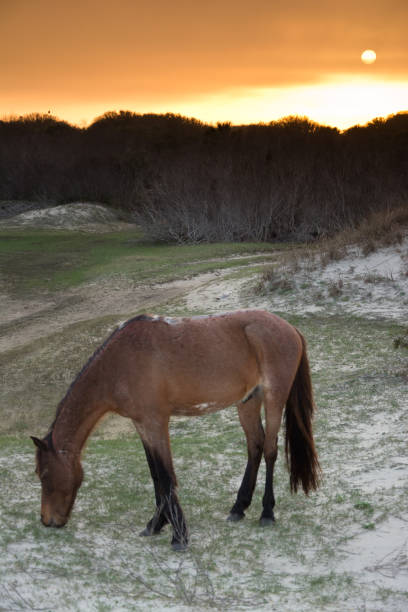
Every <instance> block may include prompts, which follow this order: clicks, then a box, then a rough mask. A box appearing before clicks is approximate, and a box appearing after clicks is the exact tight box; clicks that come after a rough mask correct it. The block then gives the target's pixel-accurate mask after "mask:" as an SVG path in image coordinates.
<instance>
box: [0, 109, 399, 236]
mask: <svg viewBox="0 0 408 612" xmlns="http://www.w3.org/2000/svg"><path fill="white" fill-rule="evenodd" d="M0 200H42V201H55V202H58V203H65V202H71V201H78V200H83V201H95V202H104V203H106V204H109V205H111V206H113V207H117V208H120V209H125V210H126V211H128V212H129V213H130V214H131V215H132V216H133V217H134V218H135V220H137V222H138V223H140V224H141V225H142V226H143V228H144V230H145V231H146V232H147V233H148V234H149V235H150V236H151V237H152V238H154V239H160V240H175V241H201V240H209V241H215V240H260V241H265V240H276V239H286V238H292V239H293V238H295V239H296V238H299V239H304V238H310V237H315V236H320V235H322V234H330V233H333V232H335V231H337V230H339V229H343V228H345V227H348V226H353V225H355V224H357V223H359V222H360V221H361V220H362V219H363V218H364V217H366V216H368V215H369V214H370V213H371V212H373V211H374V212H375V211H379V210H382V209H384V208H395V207H397V206H401V205H404V204H406V203H408V113H399V114H397V115H393V116H390V117H388V118H387V119H377V120H374V121H372V122H371V123H369V124H368V125H366V126H364V127H354V128H351V129H349V130H347V131H345V132H339V131H338V130H337V129H334V128H329V127H324V126H321V125H318V124H316V123H314V122H312V121H309V120H308V119H306V118H299V117H288V118H285V119H282V120H280V121H275V122H272V123H270V124H258V125H248V126H237V127H235V126H231V125H230V124H218V125H217V126H216V127H214V126H210V125H206V124H204V123H201V122H199V121H196V120H194V119H188V118H185V117H181V116H177V115H171V114H167V115H137V114H134V113H131V112H124V111H121V112H119V113H116V112H109V113H106V114H105V115H103V116H102V117H100V118H98V119H96V120H95V121H94V122H93V123H92V124H91V125H90V126H89V127H87V128H79V127H75V126H72V125H70V124H68V123H66V122H64V121H59V120H57V119H56V118H54V117H52V116H49V115H28V116H26V117H20V118H11V119H8V120H3V121H0Z"/></svg>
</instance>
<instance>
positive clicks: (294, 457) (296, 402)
mask: <svg viewBox="0 0 408 612" xmlns="http://www.w3.org/2000/svg"><path fill="white" fill-rule="evenodd" d="M298 333H299V336H300V338H301V340H302V346H303V350H302V357H301V360H300V364H299V367H298V370H297V372H296V376H295V380H294V382H293V385H292V388H291V390H290V393H289V397H288V400H287V402H286V410H285V424H286V438H285V453H286V461H287V464H288V468H289V472H290V488H291V490H292V492H295V493H296V492H297V490H298V486H299V485H302V488H303V490H304V492H305V493H306V494H308V493H309V491H310V490H311V489H317V487H318V486H319V480H320V466H319V460H318V458H317V453H316V449H315V445H314V440H313V430H312V420H313V413H314V408H315V405H314V401H313V389H312V381H311V378H310V368H309V360H308V358H307V352H306V341H305V339H304V338H303V336H302V334H301V333H300V332H298Z"/></svg>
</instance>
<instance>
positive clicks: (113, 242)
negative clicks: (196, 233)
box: [0, 230, 282, 295]
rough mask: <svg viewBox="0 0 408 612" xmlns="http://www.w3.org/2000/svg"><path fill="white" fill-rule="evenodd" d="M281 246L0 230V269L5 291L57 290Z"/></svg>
mask: <svg viewBox="0 0 408 612" xmlns="http://www.w3.org/2000/svg"><path fill="white" fill-rule="evenodd" d="M280 248H282V247H280V246H279V245H276V244H263V245H262V247H260V245H259V244H258V243H238V244H234V243H221V244H202V245H195V246H191V245H183V246H175V245H160V244H159V245H155V244H150V243H146V242H144V241H143V240H142V239H141V236H140V234H139V233H138V232H137V231H136V230H135V231H129V230H128V231H122V232H111V233H106V234H96V233H95V234H93V233H81V232H72V231H71V232H68V231H62V230H61V231H57V230H53V231H48V230H35V231H34V230H25V231H21V230H11V231H8V232H4V231H3V232H0V269H1V270H3V282H5V283H6V284H7V287H8V289H9V291H12V292H13V293H17V294H19V295H23V294H24V293H26V292H27V291H30V292H35V291H37V292H38V291H44V290H47V291H57V290H60V289H66V288H69V287H75V286H78V285H79V284H81V283H84V282H87V281H90V280H92V281H95V280H96V279H98V278H101V277H111V276H120V277H121V278H128V279H129V280H133V281H136V282H145V283H148V282H162V281H169V280H173V279H175V278H182V277H184V276H190V275H194V274H198V273H201V272H208V271H210V270H214V269H215V268H217V269H219V268H227V267H232V266H239V265H246V264H247V263H249V261H251V262H253V261H254V260H253V259H252V258H251V260H249V259H248V260H246V259H245V258H244V259H240V260H239V261H236V260H235V261H234V260H232V261H228V260H227V261H217V262H214V261H212V260H214V259H223V258H228V257H231V256H233V255H245V254H248V255H254V254H256V253H260V251H262V254H260V255H259V261H261V260H264V258H265V253H268V252H275V251H276V250H279V249H280Z"/></svg>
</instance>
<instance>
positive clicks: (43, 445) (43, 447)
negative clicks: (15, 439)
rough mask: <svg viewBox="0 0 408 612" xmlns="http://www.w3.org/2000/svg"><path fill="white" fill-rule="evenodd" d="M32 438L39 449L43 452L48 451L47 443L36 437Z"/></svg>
mask: <svg viewBox="0 0 408 612" xmlns="http://www.w3.org/2000/svg"><path fill="white" fill-rule="evenodd" d="M30 438H31V439H32V441H33V442H34V444H35V445H36V447H37V448H39V449H40V450H43V451H46V450H48V446H47V444H46V442H44V440H40V439H39V438H35V437H34V436H30Z"/></svg>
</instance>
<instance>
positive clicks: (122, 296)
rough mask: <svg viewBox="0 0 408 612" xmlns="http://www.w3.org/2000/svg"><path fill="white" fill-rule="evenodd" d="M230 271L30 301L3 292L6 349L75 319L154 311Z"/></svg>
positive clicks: (1, 338)
mask: <svg viewBox="0 0 408 612" xmlns="http://www.w3.org/2000/svg"><path fill="white" fill-rule="evenodd" d="M230 273H231V268H230V269H228V270H226V271H224V270H215V271H214V272H209V273H205V274H200V275H198V276H195V277H193V278H188V279H183V280H176V281H172V282H167V283H160V284H155V285H138V284H136V283H135V284H131V283H129V281H128V280H126V281H121V280H115V279H113V280H112V279H111V280H109V281H108V280H103V281H97V282H94V283H87V284H86V285H82V286H81V287H79V288H76V289H71V290H69V291H63V292H59V293H58V294H54V295H50V296H46V295H45V296H44V297H42V298H38V297H37V298H35V299H24V300H16V299H13V298H11V297H10V296H9V295H7V294H6V293H0V302H1V304H2V308H1V312H0V353H1V352H5V351H7V350H10V349H12V348H16V347H19V346H22V345H23V344H26V343H29V342H31V341H33V340H36V339H38V338H41V337H44V336H47V335H49V334H52V333H54V332H58V331H61V330H63V329H64V328H65V327H67V326H69V325H72V324H73V323H78V322H81V321H89V320H91V319H97V318H98V317H104V316H109V315H118V316H119V317H120V316H123V318H129V317H131V316H132V315H133V314H135V313H139V312H140V311H141V310H144V311H152V310H154V309H155V308H158V307H160V306H161V307H163V306H164V305H165V304H166V303H167V302H169V301H171V300H176V299H182V298H186V297H187V296H188V295H189V293H190V292H192V291H196V290H198V289H200V288H203V287H205V286H207V285H209V284H211V283H213V282H214V281H218V280H220V279H221V278H222V277H223V276H225V275H226V274H230ZM215 291H217V290H216V289H215ZM221 292H222V291H221V290H220V293H221Z"/></svg>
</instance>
